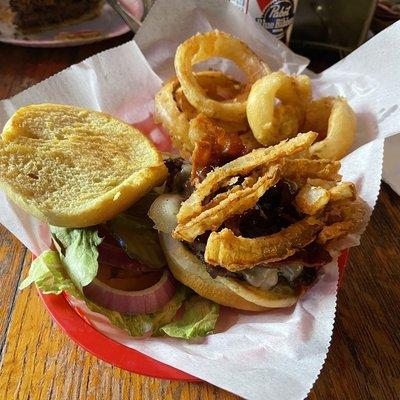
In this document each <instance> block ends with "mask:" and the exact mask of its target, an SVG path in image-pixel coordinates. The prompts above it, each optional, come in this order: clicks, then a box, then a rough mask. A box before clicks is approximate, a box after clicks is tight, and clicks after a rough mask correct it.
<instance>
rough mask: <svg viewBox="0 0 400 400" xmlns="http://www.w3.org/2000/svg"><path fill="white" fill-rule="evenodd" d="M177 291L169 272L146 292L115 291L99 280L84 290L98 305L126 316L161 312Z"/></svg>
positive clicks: (165, 272) (164, 273)
mask: <svg viewBox="0 0 400 400" xmlns="http://www.w3.org/2000/svg"><path fill="white" fill-rule="evenodd" d="M175 290H176V287H175V280H174V278H173V277H172V276H171V274H170V273H169V272H168V271H167V270H164V272H163V274H162V276H161V278H160V280H159V281H158V282H157V283H156V284H155V285H153V286H151V287H149V288H147V289H144V290H138V291H124V290H119V289H114V288H112V287H110V286H108V285H106V284H105V283H103V282H101V281H100V280H99V279H97V278H95V279H94V280H93V281H92V282H91V283H90V284H89V285H87V286H85V287H84V288H83V292H84V293H85V296H87V297H88V298H89V299H90V300H92V301H94V302H95V303H96V304H98V305H100V306H103V307H106V308H108V309H110V310H113V311H118V312H120V313H121V314H126V315H134V314H150V313H153V312H156V311H159V310H161V309H162V308H163V307H164V305H165V304H166V303H168V301H169V300H171V298H172V296H173V295H174V293H175Z"/></svg>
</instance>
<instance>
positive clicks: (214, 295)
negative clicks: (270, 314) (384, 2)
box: [160, 233, 301, 311]
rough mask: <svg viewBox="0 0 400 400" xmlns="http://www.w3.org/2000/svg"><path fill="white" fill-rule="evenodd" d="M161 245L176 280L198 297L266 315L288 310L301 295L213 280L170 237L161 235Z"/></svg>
mask: <svg viewBox="0 0 400 400" xmlns="http://www.w3.org/2000/svg"><path fill="white" fill-rule="evenodd" d="M160 242H161V246H162V247H163V250H164V254H165V256H166V258H167V261H168V265H169V268H170V270H171V272H172V274H173V275H174V277H175V278H176V279H177V280H178V281H180V282H182V283H183V284H184V285H186V286H188V287H190V288H191V289H193V290H194V291H195V292H196V293H198V294H199V295H201V296H203V297H206V298H208V299H210V300H213V301H215V302H216V303H218V304H222V305H224V306H228V307H233V308H237V309H240V310H247V311H265V310H268V309H271V308H280V307H289V306H291V305H293V304H295V303H296V302H297V300H298V298H299V296H300V294H301V291H300V290H295V289H293V288H291V287H290V286H288V285H283V284H280V283H278V285H276V286H275V287H274V288H272V289H271V290H269V291H265V290H261V289H258V288H256V287H254V286H251V285H248V284H247V283H245V282H242V281H239V280H237V279H234V278H224V277H220V276H218V277H216V278H215V279H213V278H211V276H210V275H209V274H208V272H207V271H206V269H205V266H204V264H203V263H202V262H201V261H200V260H199V259H198V258H197V257H196V256H195V255H194V254H193V253H191V252H190V251H189V250H188V249H187V248H186V247H185V246H184V245H183V244H182V243H181V242H179V241H178V240H176V239H174V238H173V237H172V236H171V235H170V234H167V233H160Z"/></svg>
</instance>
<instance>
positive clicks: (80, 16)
mask: <svg viewBox="0 0 400 400" xmlns="http://www.w3.org/2000/svg"><path fill="white" fill-rule="evenodd" d="M103 4H104V1H103V0H82V1H74V0H63V1H56V0H10V7H11V10H12V11H13V13H14V17H13V22H14V24H15V25H16V26H17V27H18V28H19V29H21V30H22V31H24V32H29V31H39V30H45V29H51V28H54V27H57V26H60V25H69V24H73V23H76V22H80V21H85V20H88V19H91V18H94V17H96V16H97V15H98V14H99V13H100V11H101V8H102V7H103Z"/></svg>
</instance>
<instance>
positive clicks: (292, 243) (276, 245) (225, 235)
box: [204, 216, 324, 272]
mask: <svg viewBox="0 0 400 400" xmlns="http://www.w3.org/2000/svg"><path fill="white" fill-rule="evenodd" d="M323 225H324V223H323V222H322V221H320V220H319V219H317V218H315V217H312V216H310V217H306V218H304V219H302V220H301V221H299V222H296V223H294V224H292V225H290V226H288V227H287V228H285V229H282V230H281V231H280V232H277V233H274V234H272V235H269V236H261V237H257V238H244V237H241V236H235V234H234V233H233V232H232V231H231V230H230V229H227V228H224V229H222V231H220V232H211V234H210V236H209V238H208V240H207V245H206V251H205V254H204V259H205V261H206V262H207V263H209V264H211V265H220V266H222V267H224V268H226V269H228V270H229V271H232V272H236V271H241V270H243V269H246V268H249V265H251V266H255V265H257V264H264V263H269V262H274V261H279V260H282V259H285V258H287V257H289V256H291V255H293V254H294V253H295V252H296V250H298V249H302V248H303V247H305V246H307V244H309V243H311V242H312V241H313V240H314V239H315V238H316V236H317V234H318V232H319V231H321V229H322V228H323ZM233 249H234V251H233Z"/></svg>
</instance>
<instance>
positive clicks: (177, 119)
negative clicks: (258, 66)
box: [154, 71, 249, 158]
mask: <svg viewBox="0 0 400 400" xmlns="http://www.w3.org/2000/svg"><path fill="white" fill-rule="evenodd" d="M195 76H196V79H197V80H198V82H199V84H200V86H201V87H202V88H204V90H205V92H206V93H208V94H209V96H210V97H215V98H218V99H220V98H222V97H223V96H232V97H233V96H235V94H236V93H239V92H240V91H241V90H242V88H243V85H242V84H241V83H239V82H238V81H236V80H235V79H233V78H232V77H230V76H228V75H225V74H223V73H222V72H219V71H203V72H198V73H196V75H195ZM198 114H199V111H197V110H196V109H195V108H194V107H193V106H192V105H191V104H190V103H189V102H188V101H187V99H186V97H185V95H184V94H183V92H182V90H181V88H180V83H179V81H178V79H177V78H173V79H171V80H169V81H167V82H166V83H165V84H164V85H163V87H162V88H161V90H160V91H159V92H158V93H157V94H156V96H155V113H154V121H155V122H156V123H160V124H162V126H163V127H164V129H166V130H167V131H168V132H169V134H170V136H171V138H172V142H173V144H174V146H175V147H176V148H177V149H179V150H180V152H181V155H182V156H183V157H184V158H189V157H190V155H191V153H192V151H193V149H194V144H193V143H192V142H191V140H190V139H189V137H188V133H189V121H190V120H191V119H192V118H194V117H195V116H197V115H198ZM213 121H214V122H215V123H216V124H217V125H218V126H221V127H222V128H223V129H225V131H226V132H245V131H247V130H248V129H249V127H248V124H247V121H241V122H229V121H220V120H213Z"/></svg>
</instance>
